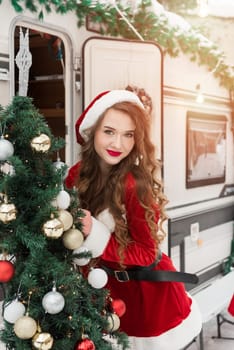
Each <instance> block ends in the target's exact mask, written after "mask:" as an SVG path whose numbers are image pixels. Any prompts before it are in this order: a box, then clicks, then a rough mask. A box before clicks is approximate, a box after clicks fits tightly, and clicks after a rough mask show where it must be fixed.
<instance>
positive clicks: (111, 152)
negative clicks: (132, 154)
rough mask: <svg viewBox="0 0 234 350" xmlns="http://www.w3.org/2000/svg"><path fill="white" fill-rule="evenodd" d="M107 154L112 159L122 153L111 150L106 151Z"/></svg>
mask: <svg viewBox="0 0 234 350" xmlns="http://www.w3.org/2000/svg"><path fill="white" fill-rule="evenodd" d="M107 153H108V154H109V155H110V156H112V157H119V156H120V154H121V153H122V152H117V151H112V150H110V149H108V150H107Z"/></svg>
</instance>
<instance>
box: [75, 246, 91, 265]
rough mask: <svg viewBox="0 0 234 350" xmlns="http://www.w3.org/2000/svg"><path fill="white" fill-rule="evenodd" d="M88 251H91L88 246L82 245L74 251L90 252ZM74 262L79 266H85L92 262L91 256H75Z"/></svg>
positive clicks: (77, 252)
mask: <svg viewBox="0 0 234 350" xmlns="http://www.w3.org/2000/svg"><path fill="white" fill-rule="evenodd" d="M88 252H89V250H88V248H86V247H82V246H81V247H80V248H78V249H75V250H74V251H73V253H74V254H79V253H88ZM73 262H74V263H75V264H76V265H78V266H85V265H87V264H88V263H89V262H90V258H75V259H74V260H73Z"/></svg>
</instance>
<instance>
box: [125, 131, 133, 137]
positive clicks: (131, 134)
mask: <svg viewBox="0 0 234 350" xmlns="http://www.w3.org/2000/svg"><path fill="white" fill-rule="evenodd" d="M125 135H126V136H127V137H133V136H134V133H133V132H128V133H127V134H125Z"/></svg>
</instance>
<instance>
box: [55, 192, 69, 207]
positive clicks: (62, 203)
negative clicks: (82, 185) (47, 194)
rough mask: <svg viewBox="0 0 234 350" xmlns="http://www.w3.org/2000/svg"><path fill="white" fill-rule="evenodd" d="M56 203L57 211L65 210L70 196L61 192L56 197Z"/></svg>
mask: <svg viewBox="0 0 234 350" xmlns="http://www.w3.org/2000/svg"><path fill="white" fill-rule="evenodd" d="M56 202H57V206H58V208H59V209H67V208H68V207H69V205H70V203H71V197H70V194H69V193H68V192H66V191H64V190H61V191H60V192H59V194H58V195H57V197H56Z"/></svg>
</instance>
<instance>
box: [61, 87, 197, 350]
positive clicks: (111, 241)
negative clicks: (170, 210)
mask: <svg viewBox="0 0 234 350" xmlns="http://www.w3.org/2000/svg"><path fill="white" fill-rule="evenodd" d="M121 101H129V102H132V103H136V104H138V105H139V106H140V107H141V108H143V105H142V103H141V101H140V100H139V99H138V97H137V96H136V95H135V94H134V93H132V92H129V91H126V90H112V91H106V92H104V93H102V94H100V95H98V96H97V97H96V98H95V99H94V100H93V101H92V102H91V103H90V105H89V106H88V107H87V108H86V109H85V111H84V112H83V113H82V115H81V116H80V118H79V119H78V121H77V123H76V133H77V141H78V143H80V144H83V143H84V142H85V140H86V138H87V137H88V136H87V134H86V129H88V128H89V127H91V126H92V125H94V123H95V122H96V121H97V120H98V118H99V117H100V115H101V114H102V113H103V112H104V111H105V110H106V109H107V108H110V107H111V106H112V105H114V104H115V103H117V102H121ZM81 162H82V160H81ZM79 169H80V162H79V163H77V164H75V165H74V166H73V167H72V168H71V169H70V171H69V174H68V177H67V179H66V185H67V187H70V188H71V187H73V186H74V185H75V184H76V183H77V181H79ZM123 204H124V206H125V210H126V212H125V213H126V220H127V225H128V229H129V232H130V235H131V238H132V240H133V243H132V244H129V245H128V246H127V248H126V249H125V253H124V265H125V266H126V269H125V270H124V272H123V271H122V269H121V267H120V258H119V256H118V253H117V251H118V242H117V240H116V237H115V232H114V231H115V229H114V220H113V217H112V216H111V214H110V213H109V211H108V209H106V210H105V211H103V212H102V213H100V214H99V215H98V217H96V218H94V217H92V228H91V232H90V234H89V235H88V236H87V238H86V239H85V241H84V243H83V246H85V247H86V248H88V249H89V250H90V251H91V252H92V254H93V257H100V261H99V264H100V266H102V267H103V268H104V269H105V270H106V271H107V272H108V284H107V285H106V288H108V289H109V290H110V294H111V297H112V298H113V299H122V300H123V301H124V303H125V305H126V312H125V313H124V315H123V316H121V317H120V330H122V331H123V332H125V333H126V334H127V335H128V336H129V342H130V349H131V350H180V349H183V348H184V347H185V346H186V345H188V344H189V343H190V342H191V341H192V340H193V339H194V338H195V337H196V336H197V335H198V334H199V333H200V331H201V326H202V321H201V315H200V311H199V309H198V306H197V304H196V302H195V300H194V299H193V298H192V297H191V296H190V295H189V294H188V293H187V292H186V290H185V287H184V284H183V283H182V282H180V281H174V280H170V281H167V279H166V280H159V281H157V280H156V281H155V280H153V281H152V280H144V279H141V277H139V278H138V277H136V279H135V278H134V277H133V278H132V277H131V276H132V275H134V273H135V274H136V276H138V274H139V272H140V274H139V275H141V274H142V271H144V273H145V271H146V274H149V275H150V274H151V273H152V271H153V272H155V271H157V272H159V271H160V272H159V274H160V273H162V274H163V273H164V272H166V271H176V269H175V267H174V265H173V263H172V261H171V259H170V258H169V257H168V256H167V255H166V254H164V253H161V252H160V250H159V249H158V250H157V255H156V257H155V241H154V239H153V238H152V235H151V232H150V228H149V226H148V224H147V222H146V220H145V210H144V208H143V207H142V206H141V204H140V202H139V200H138V197H137V193H136V184H135V179H134V177H133V175H132V174H131V173H129V174H128V175H127V177H126V179H125V193H124V203H123ZM158 215H159V214H158V211H157V210H155V220H156V221H157V220H158ZM119 271H121V272H119ZM149 271H150V272H149ZM132 272H133V273H132ZM134 276H135V275H134Z"/></svg>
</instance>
